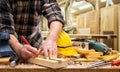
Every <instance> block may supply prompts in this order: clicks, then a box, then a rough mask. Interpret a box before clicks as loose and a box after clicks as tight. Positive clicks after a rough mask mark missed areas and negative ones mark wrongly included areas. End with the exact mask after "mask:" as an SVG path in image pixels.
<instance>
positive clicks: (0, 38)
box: [0, 32, 19, 66]
mask: <svg viewBox="0 0 120 72" xmlns="http://www.w3.org/2000/svg"><path fill="white" fill-rule="evenodd" d="M9 39H10V35H9V33H6V32H0V58H1V59H2V58H5V57H10V59H9V61H10V65H11V66H14V64H15V62H17V61H18V60H19V57H18V56H17V54H16V53H15V52H14V51H13V49H12V48H11V46H10V45H9ZM16 59H17V60H16ZM13 61H14V62H13ZM11 63H12V64H11Z"/></svg>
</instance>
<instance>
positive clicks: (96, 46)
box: [84, 40, 112, 55]
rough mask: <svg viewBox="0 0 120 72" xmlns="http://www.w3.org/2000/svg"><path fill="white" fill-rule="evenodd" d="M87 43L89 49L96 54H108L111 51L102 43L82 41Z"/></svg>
mask: <svg viewBox="0 0 120 72" xmlns="http://www.w3.org/2000/svg"><path fill="white" fill-rule="evenodd" d="M84 41H85V42H88V43H89V49H95V50H96V51H98V52H103V54H104V55H105V54H110V53H111V52H112V50H111V49H110V48H109V47H108V46H107V45H106V44H104V43H100V42H96V41H94V40H84Z"/></svg>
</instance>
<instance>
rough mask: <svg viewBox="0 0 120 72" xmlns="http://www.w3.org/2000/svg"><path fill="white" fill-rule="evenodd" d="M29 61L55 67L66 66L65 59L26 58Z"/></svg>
mask: <svg viewBox="0 0 120 72" xmlns="http://www.w3.org/2000/svg"><path fill="white" fill-rule="evenodd" d="M28 62H29V63H33V64H37V65H41V66H45V67H49V68H53V69H57V68H62V67H66V66H67V65H68V64H67V61H66V60H64V59H55V60H50V59H44V58H31V59H29V60H28Z"/></svg>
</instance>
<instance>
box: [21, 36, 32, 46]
mask: <svg viewBox="0 0 120 72" xmlns="http://www.w3.org/2000/svg"><path fill="white" fill-rule="evenodd" d="M21 40H22V41H23V42H25V43H26V44H27V45H30V43H29V42H28V41H27V39H26V38H25V37H24V36H21Z"/></svg>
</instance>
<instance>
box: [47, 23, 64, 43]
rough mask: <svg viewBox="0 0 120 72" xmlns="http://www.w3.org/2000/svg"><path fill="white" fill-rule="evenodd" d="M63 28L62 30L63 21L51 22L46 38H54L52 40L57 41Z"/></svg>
mask: <svg viewBox="0 0 120 72" xmlns="http://www.w3.org/2000/svg"><path fill="white" fill-rule="evenodd" d="M61 30H62V23H61V22H59V21H53V22H51V25H50V30H49V34H48V36H47V39H46V40H52V41H55V42H57V39H58V37H59V34H60V32H61Z"/></svg>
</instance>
